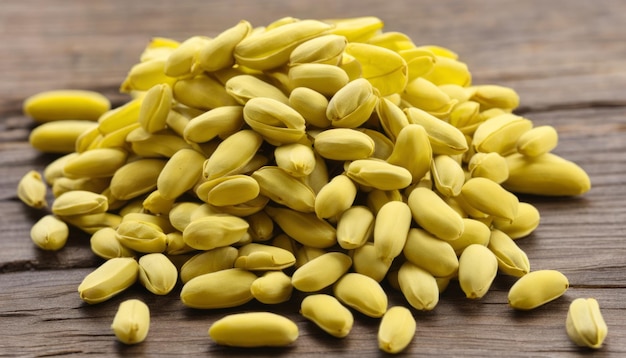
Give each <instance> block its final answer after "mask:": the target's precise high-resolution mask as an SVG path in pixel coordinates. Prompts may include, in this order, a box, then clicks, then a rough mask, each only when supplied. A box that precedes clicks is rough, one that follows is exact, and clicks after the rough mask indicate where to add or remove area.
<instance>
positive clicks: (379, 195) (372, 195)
mask: <svg viewBox="0 0 626 358" xmlns="http://www.w3.org/2000/svg"><path fill="white" fill-rule="evenodd" d="M390 201H404V198H403V196H402V194H401V193H400V191H399V190H379V189H373V190H371V191H370V192H369V193H367V207H368V208H369V209H370V210H371V211H372V213H374V215H375V214H377V213H378V211H380V208H381V207H382V206H383V205H385V204H386V203H388V202H390Z"/></svg>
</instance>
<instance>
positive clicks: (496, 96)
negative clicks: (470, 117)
mask: <svg viewBox="0 0 626 358" xmlns="http://www.w3.org/2000/svg"><path fill="white" fill-rule="evenodd" d="M471 99H472V101H476V102H478V103H480V108H481V111H484V110H487V109H490V108H502V109H504V110H506V111H511V110H513V109H515V108H517V106H518V105H519V96H518V95H517V93H516V92H515V91H514V90H513V89H511V88H508V87H504V86H497V85H480V86H474V93H473V95H472V97H471Z"/></svg>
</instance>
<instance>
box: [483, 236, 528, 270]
mask: <svg viewBox="0 0 626 358" xmlns="http://www.w3.org/2000/svg"><path fill="white" fill-rule="evenodd" d="M487 247H488V248H489V250H491V252H493V253H494V254H495V255H496V259H498V268H499V269H500V271H502V272H504V273H505V274H507V275H511V276H516V277H522V276H524V275H525V274H527V273H528V272H529V271H530V263H529V262H528V256H526V253H525V252H524V251H522V249H521V248H520V247H519V246H517V244H516V243H515V242H514V241H513V239H511V238H510V237H509V236H508V235H507V234H505V233H504V232H502V231H500V230H498V229H493V230H491V236H490V237H489V245H488V246H487Z"/></svg>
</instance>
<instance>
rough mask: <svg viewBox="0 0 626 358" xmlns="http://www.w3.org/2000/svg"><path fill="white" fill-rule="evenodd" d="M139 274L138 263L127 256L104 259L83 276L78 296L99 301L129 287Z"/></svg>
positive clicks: (95, 301)
mask: <svg viewBox="0 0 626 358" xmlns="http://www.w3.org/2000/svg"><path fill="white" fill-rule="evenodd" d="M138 275H139V264H138V263H137V261H135V259H133V258H129V257H116V258H112V259H110V260H107V261H105V262H104V263H103V264H102V265H100V266H98V268H96V269H95V270H94V271H92V272H91V273H90V274H88V275H87V276H85V278H84V279H83V281H82V282H81V283H80V285H78V293H79V294H80V298H81V299H82V300H83V301H85V302H87V303H89V304H94V303H100V302H103V301H106V300H108V299H109V298H111V297H113V296H115V295H117V294H118V293H120V292H122V291H124V290H125V289H127V288H128V287H130V286H131V285H132V284H133V283H135V281H137V276H138Z"/></svg>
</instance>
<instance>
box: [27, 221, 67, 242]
mask: <svg viewBox="0 0 626 358" xmlns="http://www.w3.org/2000/svg"><path fill="white" fill-rule="evenodd" d="M68 236H69V228H68V227H67V224H66V223H65V222H63V221H61V220H59V219H58V218H57V217H55V216H53V215H45V216H43V217H42V218H41V219H39V220H38V221H37V222H36V223H35V224H34V225H33V226H32V227H31V229H30V238H31V239H32V240H33V242H34V243H35V245H37V247H39V248H41V249H43V250H50V251H56V250H60V249H62V248H63V247H64V246H65V243H66V242H67V238H68Z"/></svg>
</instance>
